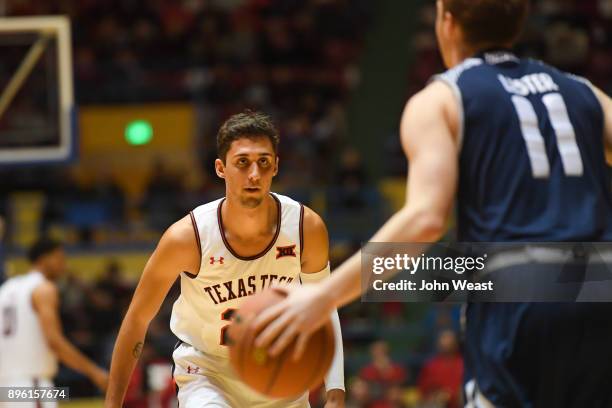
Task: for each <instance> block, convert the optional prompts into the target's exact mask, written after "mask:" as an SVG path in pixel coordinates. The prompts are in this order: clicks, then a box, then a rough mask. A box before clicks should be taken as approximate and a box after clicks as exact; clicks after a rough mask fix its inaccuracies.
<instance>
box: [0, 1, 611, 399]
mask: <svg viewBox="0 0 612 408" xmlns="http://www.w3.org/2000/svg"><path fill="white" fill-rule="evenodd" d="M374 3H375V2H370V1H367V0H283V1H275V0H183V1H169V0H167V1H165V0H156V1H148V2H144V1H139V0H116V1H107V0H61V1H56V2H43V1H37V0H10V1H8V2H4V8H5V10H4V12H5V14H6V15H42V14H67V15H69V16H70V18H71V21H72V29H73V42H74V64H75V65H74V72H75V82H76V83H75V88H76V89H75V92H76V98H77V103H78V104H80V105H85V106H86V105H88V104H111V103H112V104H118V103H133V102H139V103H140V102H158V101H190V102H192V103H193V104H194V105H195V106H196V110H197V112H198V117H197V119H198V120H197V124H198V132H197V135H196V137H197V146H198V154H199V160H200V163H201V165H200V167H199V168H196V169H193V171H195V172H199V173H201V174H202V180H203V182H202V183H200V184H199V185H197V186H195V187H194V186H190V185H189V183H187V182H186V181H185V180H186V178H187V176H188V175H186V174H181V173H176V172H173V170H172V169H169V168H167V166H165V163H164V162H163V160H160V161H158V162H156V163H155V164H154V165H153V166H152V167H151V169H150V171H149V174H150V176H149V181H148V183H147V186H146V188H145V190H144V192H143V194H142V196H141V197H138V198H137V199H134V198H133V197H128V196H127V194H126V193H125V191H123V190H122V188H121V187H120V186H119V185H118V184H117V183H116V182H115V181H114V180H113V178H112V176H110V175H109V174H100V175H99V177H97V178H96V179H95V180H94V181H93V182H90V183H89V184H80V183H79V182H78V180H77V179H76V178H74V177H72V176H71V174H72V173H71V171H72V169H71V167H69V166H64V167H62V166H60V167H53V168H13V169H0V178H1V179H2V183H0V215H1V216H2V217H3V218H4V219H5V221H6V222H5V224H6V234H5V237H4V246H5V247H8V248H9V249H10V250H11V251H13V252H15V253H19V251H20V250H21V249H22V248H19V247H18V246H17V245H16V244H15V242H13V235H12V234H11V224H12V222H13V218H12V217H11V208H10V205H9V197H10V195H11V194H12V193H14V192H17V191H31V190H35V191H38V192H41V193H42V194H43V196H44V200H43V205H42V207H41V209H40V211H41V217H40V219H41V222H40V226H39V229H40V233H41V234H44V233H45V232H46V231H49V230H50V229H51V228H52V227H53V226H54V225H61V226H65V227H70V228H74V229H76V231H77V232H78V233H77V235H76V239H75V240H74V242H70V244H71V245H70V248H72V249H75V250H77V251H78V250H79V248H81V250H82V249H83V248H86V249H96V248H97V247H98V246H100V245H101V244H104V242H102V243H101V242H99V240H97V238H96V237H97V234H96V233H97V230H98V229H100V228H106V229H108V228H111V229H116V230H118V231H125V230H129V229H130V228H132V226H133V225H135V224H136V223H144V224H145V225H146V228H147V229H148V230H149V231H151V234H150V235H147V236H146V237H149V238H148V239H142V237H141V236H139V238H138V239H135V240H138V241H139V242H140V241H143V242H144V243H145V244H149V245H150V244H152V243H154V242H155V241H156V240H157V238H158V237H159V234H160V233H161V232H162V231H163V230H164V229H165V228H166V227H167V226H168V225H170V224H171V223H172V222H174V221H175V220H177V219H179V218H181V217H182V216H183V215H184V214H185V213H186V212H187V211H189V210H190V209H192V208H193V207H195V206H197V205H199V204H201V203H204V202H207V201H210V200H213V199H216V198H218V197H220V196H221V195H222V194H223V184H222V183H221V182H220V181H219V180H217V178H216V175H215V174H214V171H213V166H212V162H213V161H214V159H215V158H216V152H215V150H214V136H215V134H216V129H217V127H218V126H219V124H220V123H221V122H222V121H223V120H224V119H225V118H227V117H228V115H230V114H232V113H235V112H238V111H240V110H242V109H244V108H246V107H248V108H251V109H258V110H262V111H264V112H266V113H268V114H270V115H271V116H272V117H273V118H274V120H275V121H276V123H277V124H278V127H279V129H280V133H281V138H282V139H281V140H282V142H281V150H280V156H281V158H282V160H281V172H280V174H279V177H278V180H277V183H276V188H275V190H276V191H279V192H281V193H285V194H288V195H290V196H292V197H293V198H295V199H297V200H300V201H302V202H304V203H305V204H307V205H311V206H313V207H314V208H316V209H317V210H318V211H320V212H321V213H322V215H323V217H324V219H325V220H326V222H327V223H328V227H329V230H330V236H331V244H332V250H331V256H332V264H333V265H337V264H338V263H339V262H341V261H342V260H343V259H345V257H346V256H348V255H349V254H350V253H351V252H352V251H353V250H354V249H356V248H358V246H359V243H360V242H362V241H364V240H366V239H367V238H368V236H369V235H370V234H371V233H372V232H373V230H374V229H375V227H376V226H377V225H380V223H381V222H382V221H383V220H384V219H385V218H386V217H387V216H388V215H389V214H390V211H391V209H392V208H393V205H392V203H391V202H390V201H389V199H388V198H387V196H386V195H385V194H384V191H382V190H383V189H382V188H381V185H382V183H383V181H384V180H382V181H381V180H374V179H373V178H372V177H371V175H370V174H369V173H370V172H369V169H368V168H367V167H366V166H365V165H364V163H363V160H362V157H361V153H360V152H359V151H358V150H356V149H354V148H353V147H351V141H350V135H349V134H348V132H347V129H348V124H347V120H348V118H347V109H348V104H349V100H350V97H351V92H352V91H353V90H354V89H355V88H356V87H357V86H359V83H360V78H361V77H362V76H363V75H367V72H360V65H359V63H360V58H361V56H362V52H363V49H364V46H365V41H366V39H367V35H368V32H369V31H368V30H369V29H370V28H371V26H372V24H373V20H374V17H375V15H376V6H375V5H374ZM434 21H435V4H434V2H433V1H431V2H426V4H425V5H424V6H423V7H422V8H421V10H420V11H419V24H418V27H417V31H416V33H415V34H414V37H413V39H412V45H413V48H414V51H415V59H414V64H412V65H411V67H410V69H409V71H408V72H406V75H407V76H408V79H409V80H408V84H409V86H408V88H407V89H406V98H408V97H409V96H410V95H412V94H414V93H415V92H417V91H418V90H419V89H421V88H422V87H423V85H424V84H425V83H426V82H427V80H428V79H429V78H430V76H431V75H432V74H435V73H437V72H441V71H443V69H444V68H443V66H442V63H441V61H440V57H439V55H438V51H437V45H436V39H435V34H434V30H433V24H434ZM389 46H391V45H389ZM610 49H612V0H563V1H562V0H540V1H534V15H533V17H532V18H531V19H530V23H529V26H528V28H527V30H526V31H525V33H524V35H523V39H522V41H521V45H520V46H519V48H518V51H519V53H520V54H521V55H523V56H531V57H535V58H541V59H543V60H545V61H546V62H549V63H551V64H553V65H556V66H558V67H559V68H561V69H564V70H568V71H571V72H574V73H577V74H580V75H584V76H586V77H588V78H589V79H591V80H592V81H593V82H594V83H595V84H596V85H597V86H599V87H601V88H602V89H603V90H605V91H607V92H608V93H612V76H610V72H612V53H611V52H610ZM3 80H4V79H3ZM372 137H379V138H381V139H384V138H386V137H387V135H372ZM397 137H398V136H397V134H395V135H391V136H390V139H389V140H390V141H389V143H387V144H386V145H388V146H390V147H389V151H388V155H389V161H390V162H391V163H394V165H393V166H388V167H387V170H386V171H387V175H386V178H387V179H398V178H399V179H402V178H403V177H405V174H406V163H405V161H404V160H403V156H402V152H401V148H400V146H399V143H398V142H397ZM364 215H365V216H364ZM355 220H359V222H356V221H355ZM140 243H142V242H140ZM122 272H123V271H122V265H121V264H120V263H119V262H117V261H115V260H113V259H112V256H109V261H108V264H107V265H106V266H105V270H104V272H103V273H102V276H101V278H99V279H98V280H94V281H91V280H86V279H82V278H81V276H82V274H83V273H86V271H80V272H79V273H76V271H70V273H69V274H68V277H67V278H66V279H65V280H64V281H63V282H62V293H63V299H62V300H63V306H62V315H63V317H64V325H65V331H66V332H67V333H68V335H69V336H70V338H71V339H72V340H73V341H75V343H76V344H77V345H78V346H79V347H80V348H81V349H83V350H85V351H87V352H88V354H90V355H92V356H96V357H97V358H98V360H99V361H100V362H101V363H103V364H105V365H107V366H108V364H109V362H110V355H111V352H112V346H113V343H114V338H115V335H116V332H117V330H118V326H119V324H120V322H121V318H122V316H123V315H124V312H125V309H126V307H127V305H128V304H129V301H130V299H131V294H132V292H133V289H134V285H135V282H134V281H133V280H129V279H126V278H125V276H124V274H123V273H122ZM177 296H178V288H176V287H175V288H173V290H172V291H171V293H170V295H169V296H168V299H167V301H166V303H165V304H164V306H163V307H162V309H161V311H160V313H159V316H158V318H157V319H156V320H155V321H154V322H153V323H152V325H151V327H150V329H149V336H148V338H147V343H146V344H147V345H146V349H145V350H144V353H143V358H142V361H141V364H140V366H139V368H138V370H137V374H136V375H135V377H134V379H133V384H132V385H131V388H130V392H129V394H128V402H127V406H133V407H139V406H146V393H145V390H146V389H147V388H150V384H149V382H150V381H151V380H150V378H149V377H150V376H148V374H147V373H148V367H153V366H154V365H155V364H156V363H158V362H160V361H161V362H166V363H168V362H169V358H170V355H171V350H172V346H173V344H174V341H175V339H174V337H173V336H172V334H171V333H170V332H169V329H168V321H169V315H170V310H171V305H172V302H173V301H174V299H176V297H177ZM341 318H342V324H343V332H344V342H345V343H344V344H345V353H346V363H347V365H346V374H347V376H346V377H347V387H348V388H347V401H348V402H347V406H348V407H351V408H400V407H430V408H434V407H451V408H452V407H458V406H460V404H459V400H460V383H461V375H462V364H461V353H460V339H459V338H458V334H457V333H459V327H458V325H459V323H458V322H459V311H458V307H457V306H429V305H419V304H396V303H387V304H354V305H351V306H349V307H348V308H346V309H343V310H342V312H341ZM57 383H58V384H60V385H70V386H71V387H72V388H71V393H72V394H73V395H74V396H75V397H76V396H79V395H84V396H85V395H91V394H94V393H95V390H94V389H93V387H92V386H91V385H90V384H88V383H87V381H86V380H84V379H82V378H81V377H79V376H77V375H76V374H74V373H73V372H71V371H69V370H67V369H62V371H61V372H60V374H59V377H58V379H57ZM318 396H319V394H318V393H317V392H315V393H313V398H314V399H316V398H317V397H318ZM143 404H144V405H143ZM313 406H319V405H318V403H317V402H315V401H313Z"/></svg>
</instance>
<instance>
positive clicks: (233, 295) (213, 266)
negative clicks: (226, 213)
mask: <svg viewBox="0 0 612 408" xmlns="http://www.w3.org/2000/svg"><path fill="white" fill-rule="evenodd" d="M272 197H273V198H274V199H275V201H276V204H277V208H278V209H279V212H278V215H279V220H280V222H279V223H278V225H277V230H276V234H275V236H274V238H273V239H272V241H271V242H270V245H268V247H267V248H266V249H265V250H264V251H262V252H261V253H260V254H258V255H255V256H252V257H248V258H245V257H241V256H239V255H238V254H236V253H235V251H234V250H233V249H232V248H231V247H230V245H229V243H228V242H227V241H226V239H225V234H224V233H223V224H222V219H221V204H222V203H223V200H224V199H220V200H217V201H213V202H210V203H208V204H204V205H202V206H200V207H198V208H196V209H195V210H193V211H192V212H191V220H192V222H193V224H194V226H195V228H196V230H197V231H196V237H197V239H198V244H199V246H200V249H201V263H200V270H199V271H198V274H197V276H192V275H190V274H188V273H181V294H180V296H179V298H178V299H177V301H176V302H175V303H174V307H173V309H172V317H171V319H170V328H171V330H172V332H173V333H174V334H175V335H176V336H177V337H178V338H179V339H181V340H182V341H184V342H186V343H188V344H191V345H192V346H193V347H195V348H196V349H198V350H200V351H202V352H204V353H209V354H212V355H217V356H222V357H226V356H227V355H228V350H227V346H226V345H224V343H225V340H224V333H225V330H226V328H227V326H228V325H229V323H230V321H229V320H230V317H231V314H232V313H233V312H234V311H235V310H236V309H237V308H238V306H239V305H240V303H241V302H242V301H243V300H244V298H245V297H246V296H250V295H252V294H254V293H256V292H260V291H262V290H263V289H264V288H267V287H269V286H270V284H275V283H283V282H285V283H288V282H292V281H294V282H297V281H298V279H299V274H300V271H301V262H300V254H301V249H302V218H303V213H304V210H303V207H302V205H301V204H300V203H298V202H296V201H294V200H292V199H290V198H289V197H285V196H282V195H279V194H272Z"/></svg>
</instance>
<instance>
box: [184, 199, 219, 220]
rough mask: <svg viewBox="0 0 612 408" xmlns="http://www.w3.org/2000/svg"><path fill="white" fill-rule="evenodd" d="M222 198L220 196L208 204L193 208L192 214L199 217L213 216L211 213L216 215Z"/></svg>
mask: <svg viewBox="0 0 612 408" xmlns="http://www.w3.org/2000/svg"><path fill="white" fill-rule="evenodd" d="M222 200H223V198H219V199H216V200H214V201H210V202H208V203H206V204H202V205H200V206H198V207H196V208H194V209H193V210H191V214H192V215H193V216H194V217H197V218H201V217H206V216H211V215H213V216H216V214H217V209H218V208H219V204H220V203H221V201H222Z"/></svg>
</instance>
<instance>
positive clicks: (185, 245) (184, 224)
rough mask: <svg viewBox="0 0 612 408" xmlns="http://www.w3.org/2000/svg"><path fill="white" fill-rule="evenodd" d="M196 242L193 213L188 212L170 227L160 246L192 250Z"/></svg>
mask: <svg viewBox="0 0 612 408" xmlns="http://www.w3.org/2000/svg"><path fill="white" fill-rule="evenodd" d="M196 242H197V239H196V236H195V232H194V227H193V222H192V219H191V214H188V215H186V216H184V217H183V218H181V219H180V220H178V221H176V222H175V223H174V224H172V225H171V226H170V227H168V229H167V230H166V231H165V232H164V234H163V235H162V238H161V240H160V243H159V246H163V247H164V248H166V249H169V250H175V251H181V250H191V249H193V248H195V247H194V244H195V243H196Z"/></svg>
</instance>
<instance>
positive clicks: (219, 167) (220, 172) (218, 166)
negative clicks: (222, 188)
mask: <svg viewBox="0 0 612 408" xmlns="http://www.w3.org/2000/svg"><path fill="white" fill-rule="evenodd" d="M215 173H217V176H219V178H222V179H224V178H225V166H224V165H223V161H221V159H216V160H215Z"/></svg>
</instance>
